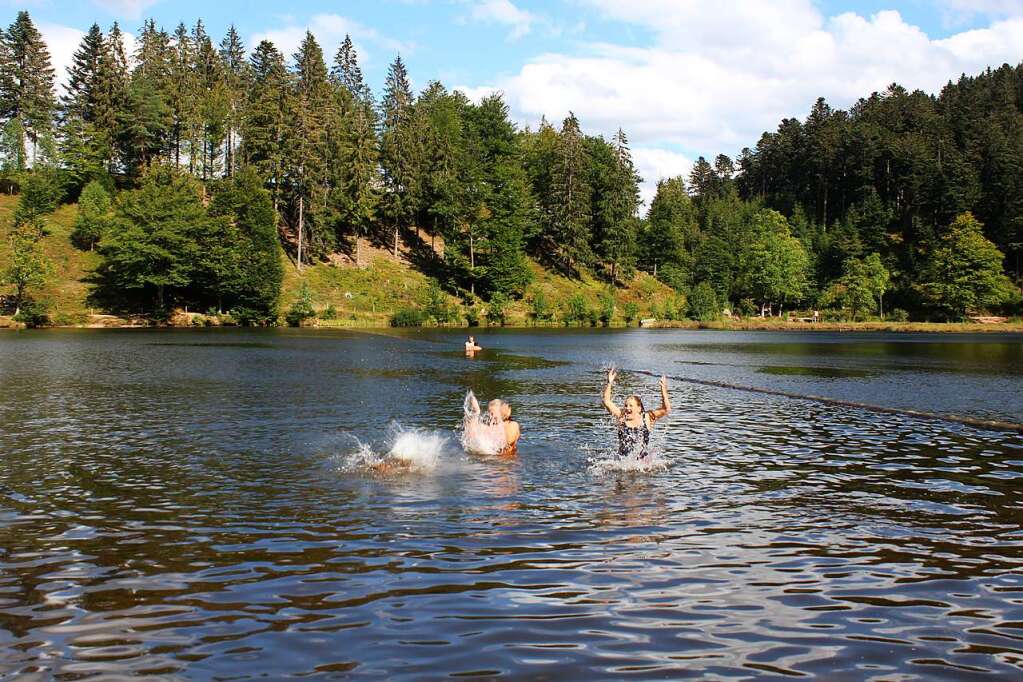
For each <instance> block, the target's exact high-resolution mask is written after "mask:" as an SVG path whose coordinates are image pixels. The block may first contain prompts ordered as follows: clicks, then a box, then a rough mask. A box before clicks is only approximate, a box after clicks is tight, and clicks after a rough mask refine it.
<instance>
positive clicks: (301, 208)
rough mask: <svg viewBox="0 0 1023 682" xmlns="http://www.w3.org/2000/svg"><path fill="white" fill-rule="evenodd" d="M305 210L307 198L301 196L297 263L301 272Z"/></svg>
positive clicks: (299, 198)
mask: <svg viewBox="0 0 1023 682" xmlns="http://www.w3.org/2000/svg"><path fill="white" fill-rule="evenodd" d="M304 208H305V198H304V197H303V196H302V195H299V197H298V262H297V263H296V266H297V267H298V271H299V272H302V232H304V227H303V223H302V221H303V220H304V219H305V214H304V213H303V209H304Z"/></svg>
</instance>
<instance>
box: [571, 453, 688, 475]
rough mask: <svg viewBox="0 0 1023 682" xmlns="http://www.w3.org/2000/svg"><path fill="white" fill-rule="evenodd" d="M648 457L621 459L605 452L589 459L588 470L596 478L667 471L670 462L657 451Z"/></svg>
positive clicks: (627, 456)
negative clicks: (618, 474) (619, 474)
mask: <svg viewBox="0 0 1023 682" xmlns="http://www.w3.org/2000/svg"><path fill="white" fill-rule="evenodd" d="M648 453H649V454H647V456H646V457H639V456H637V455H635V454H632V453H630V454H628V455H626V456H625V457H619V456H618V454H617V453H613V452H604V453H601V455H599V456H597V457H589V458H587V460H586V462H587V465H588V466H587V469H588V470H589V472H590V473H591V474H593V475H594V476H608V475H610V474H617V473H643V474H646V473H652V472H658V471H666V470H667V469H668V460H666V459H665V458H664V457H662V456H661V453H659V452H657V451H656V450H649V451H648Z"/></svg>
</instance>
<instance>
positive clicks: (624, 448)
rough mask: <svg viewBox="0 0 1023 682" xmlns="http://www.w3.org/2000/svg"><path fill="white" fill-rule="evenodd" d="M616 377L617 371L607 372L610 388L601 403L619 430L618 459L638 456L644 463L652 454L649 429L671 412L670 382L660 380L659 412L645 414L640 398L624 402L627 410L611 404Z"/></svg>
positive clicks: (646, 412) (605, 389) (663, 378)
mask: <svg viewBox="0 0 1023 682" xmlns="http://www.w3.org/2000/svg"><path fill="white" fill-rule="evenodd" d="M616 375H617V373H616V372H615V370H614V369H610V370H608V372H607V384H606V385H605V386H604V392H603V394H602V395H601V400H602V402H603V403H604V409H606V410H607V411H608V412H609V413H610V414H611V416H612V417H614V418H615V421H616V422H617V426H618V455H619V457H626V456H628V455H630V454H635V455H636V456H637V457H638V458H640V459H643V458H644V457H646V456H647V455H649V454H650V451H649V447H650V429H651V428H653V425H654V422H656V421H657V420H658V419H660V418H661V417H664V416H666V415H667V414H668V413H669V412H671V401H670V399H669V398H668V380H667V379H666V378H665V377H663V376H662V377H661V380H660V387H661V406H660V407H659V408H657V409H656V410H649V411H648V410H644V409H643V401H642V400H641V399H640V397H639V396H638V395H630V396H629V397H628V398H626V399H625V406H624V407H622V408H619V407H618V406H617V405H615V404H614V402H613V401H612V400H611V389H612V387H613V386H614V383H615V377H616Z"/></svg>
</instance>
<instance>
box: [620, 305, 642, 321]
mask: <svg viewBox="0 0 1023 682" xmlns="http://www.w3.org/2000/svg"><path fill="white" fill-rule="evenodd" d="M622 317H623V318H625V324H626V326H628V325H630V324H632V323H633V322H635V321H636V320H637V319H638V318H639V306H638V305H637V304H636V303H634V302H633V301H629V302H627V303H626V304H625V305H624V306H622Z"/></svg>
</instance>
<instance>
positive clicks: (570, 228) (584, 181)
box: [544, 113, 594, 272]
mask: <svg viewBox="0 0 1023 682" xmlns="http://www.w3.org/2000/svg"><path fill="white" fill-rule="evenodd" d="M589 165H590V159H589V156H588V154H587V152H586V145H585V141H584V138H583V134H582V131H581V130H580V128H579V119H577V118H576V117H575V114H572V113H569V115H568V117H567V118H565V120H564V122H563V123H562V125H561V131H560V133H559V134H558V142H557V146H556V148H555V153H554V159H553V168H552V169H551V186H550V194H549V196H548V197H547V198H546V201H547V202H549V210H548V211H547V212H546V213H547V215H546V217H547V219H548V220H549V223H548V224H547V225H546V226H545V228H546V229H545V234H544V238H545V240H546V242H547V244H548V246H549V248H550V249H551V250H552V253H555V254H557V258H558V260H559V261H560V263H561V265H562V267H564V268H565V269H566V270H567V271H569V272H572V271H574V270H575V268H576V265H577V264H588V263H590V262H592V260H593V257H594V254H593V249H592V248H591V246H590V240H591V237H592V232H591V229H590V220H591V217H592V213H593V207H592V194H591V188H590V182H589V177H588V176H589Z"/></svg>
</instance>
